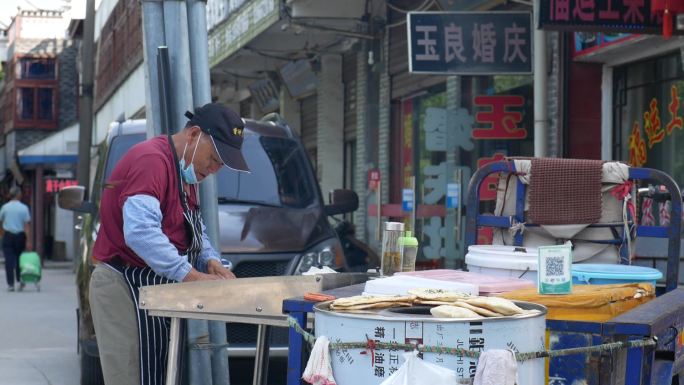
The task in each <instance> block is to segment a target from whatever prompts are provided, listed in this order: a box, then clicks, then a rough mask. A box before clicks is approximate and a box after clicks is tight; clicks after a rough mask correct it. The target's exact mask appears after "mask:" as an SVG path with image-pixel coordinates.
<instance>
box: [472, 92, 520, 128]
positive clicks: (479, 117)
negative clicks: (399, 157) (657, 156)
mask: <svg viewBox="0 0 684 385" xmlns="http://www.w3.org/2000/svg"><path fill="white" fill-rule="evenodd" d="M474 101H475V106H476V107H477V108H478V109H480V111H478V112H477V113H476V114H475V123H477V125H478V126H481V127H483V128H475V129H473V132H472V136H473V138H474V139H525V138H527V130H526V129H525V128H523V127H520V126H519V124H520V122H522V120H523V116H522V113H521V112H520V111H516V110H515V108H520V107H522V106H523V105H524V104H525V98H523V97H522V96H520V95H495V96H476V97H475V100H474Z"/></svg>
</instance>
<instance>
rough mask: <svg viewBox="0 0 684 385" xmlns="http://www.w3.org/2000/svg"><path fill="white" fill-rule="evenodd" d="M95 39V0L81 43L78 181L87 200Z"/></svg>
mask: <svg viewBox="0 0 684 385" xmlns="http://www.w3.org/2000/svg"><path fill="white" fill-rule="evenodd" d="M94 39H95V0H87V1H86V18H85V20H84V21H83V39H82V41H81V65H82V66H83V77H82V80H81V95H80V97H79V103H80V106H79V118H78V119H79V122H78V125H79V133H78V134H79V141H78V165H77V168H76V179H77V180H78V184H79V185H81V186H84V187H85V188H86V195H85V198H86V199H87V198H88V196H89V195H90V191H88V186H89V185H90V147H91V144H92V141H93V73H94V72H95V60H94V57H93V56H94V55H93V45H94V42H93V40H94Z"/></svg>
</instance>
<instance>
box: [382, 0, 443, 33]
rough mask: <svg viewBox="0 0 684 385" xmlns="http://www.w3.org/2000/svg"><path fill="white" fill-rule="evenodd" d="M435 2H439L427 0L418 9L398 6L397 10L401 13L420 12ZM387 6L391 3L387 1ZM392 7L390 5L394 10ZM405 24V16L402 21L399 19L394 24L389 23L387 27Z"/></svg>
mask: <svg viewBox="0 0 684 385" xmlns="http://www.w3.org/2000/svg"><path fill="white" fill-rule="evenodd" d="M435 3H437V0H426V1H425V2H424V3H423V4H421V5H420V6H419V7H418V8H416V9H412V10H402V9H401V8H398V10H397V12H400V13H408V12H420V11H425V10H427V9H429V8H430V7H432V6H433V5H434V4H435ZM387 6H388V7H390V3H387ZM392 7H395V6H392ZM392 7H390V9H393V10H394V8H392ZM404 24H406V18H404V19H402V20H400V21H398V22H396V23H393V24H387V25H386V26H385V29H390V28H395V27H400V26H402V25H404Z"/></svg>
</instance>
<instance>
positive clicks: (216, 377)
mask: <svg viewBox="0 0 684 385" xmlns="http://www.w3.org/2000/svg"><path fill="white" fill-rule="evenodd" d="M187 12H188V34H189V43H190V74H191V78H192V98H193V100H194V104H195V106H202V105H204V104H206V103H210V102H211V80H210V76H209V54H208V52H207V40H208V39H207V18H206V3H205V1H201V0H188V2H187ZM217 198H218V188H217V184H216V176H215V175H210V176H208V177H207V178H205V179H204V181H203V182H202V183H201V184H200V200H201V204H200V207H201V210H202V220H203V221H204V225H205V226H206V229H207V235H208V236H209V240H210V241H211V244H212V246H213V247H214V249H216V250H218V251H219V252H220V251H221V245H220V242H219V222H218V199H217ZM209 339H210V341H211V343H212V344H214V346H224V345H225V344H226V342H227V336H226V324H225V323H224V322H218V321H211V322H209ZM211 376H212V380H213V383H214V385H228V384H230V375H229V368H228V352H227V351H226V349H220V350H215V351H214V354H213V355H212V356H211Z"/></svg>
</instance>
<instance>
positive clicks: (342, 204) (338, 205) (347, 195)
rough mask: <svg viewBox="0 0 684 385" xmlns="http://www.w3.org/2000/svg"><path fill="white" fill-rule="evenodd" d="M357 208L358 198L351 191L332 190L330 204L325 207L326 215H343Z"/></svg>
mask: <svg viewBox="0 0 684 385" xmlns="http://www.w3.org/2000/svg"><path fill="white" fill-rule="evenodd" d="M358 208H359V196H358V195H357V194H356V193H355V192H354V191H352V190H343V189H338V190H333V191H331V192H330V204H329V205H326V206H325V213H326V214H327V215H337V214H345V213H351V212H353V211H356V209H358Z"/></svg>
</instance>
